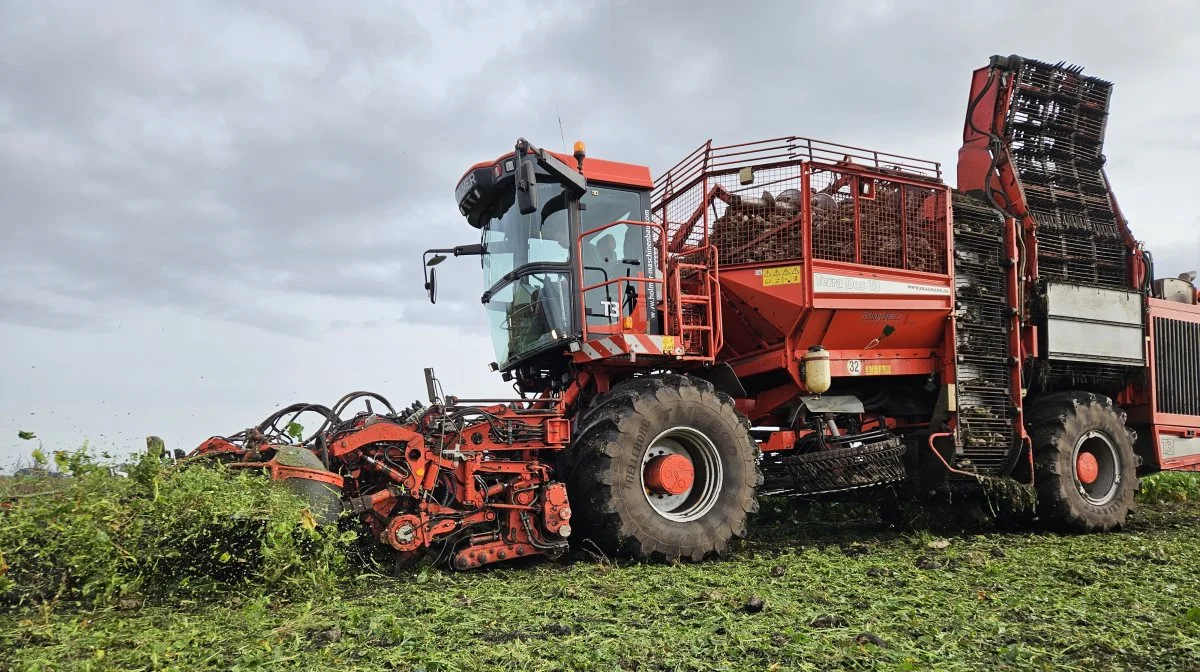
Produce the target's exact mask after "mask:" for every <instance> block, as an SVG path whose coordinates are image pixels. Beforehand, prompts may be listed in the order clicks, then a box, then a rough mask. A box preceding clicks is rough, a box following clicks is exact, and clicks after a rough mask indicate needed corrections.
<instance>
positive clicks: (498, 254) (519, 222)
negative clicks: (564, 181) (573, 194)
mask: <svg viewBox="0 0 1200 672" xmlns="http://www.w3.org/2000/svg"><path fill="white" fill-rule="evenodd" d="M537 192H538V204H539V206H540V208H539V211H538V212H536V213H533V214H531V215H522V214H521V211H520V210H518V209H517V206H516V204H515V198H516V192H515V191H513V190H511V189H509V190H507V191H506V193H505V194H504V195H503V196H502V197H501V200H500V203H499V206H498V207H497V210H498V211H499V212H500V213H501V214H499V215H498V216H496V217H492V218H491V219H489V220H488V223H487V224H485V225H484V229H483V245H484V249H485V250H486V252H487V253H486V254H484V255H483V288H484V289H491V288H492V287H493V286H495V284H496V283H497V282H499V281H500V279H501V278H503V277H504V276H505V275H507V274H508V273H510V272H512V271H513V270H514V269H516V268H519V267H521V266H524V265H525V264H534V263H538V262H542V263H546V262H549V263H565V262H567V261H568V260H569V259H570V257H571V247H570V240H571V236H570V229H569V227H568V224H567V199H566V197H565V194H564V192H563V188H562V187H561V186H559V185H557V184H553V183H542V182H539V183H538V185H537Z"/></svg>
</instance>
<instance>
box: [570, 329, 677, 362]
mask: <svg viewBox="0 0 1200 672" xmlns="http://www.w3.org/2000/svg"><path fill="white" fill-rule="evenodd" d="M629 353H633V354H635V355H676V354H679V353H678V352H676V346H675V339H674V338H673V337H671V336H652V335H649V334H617V335H615V336H605V337H603V338H597V339H593V340H590V341H586V342H584V343H581V344H580V345H579V350H578V351H577V352H576V353H575V361H577V362H588V361H592V360H596V359H607V358H609V357H618V356H621V355H625V354H629Z"/></svg>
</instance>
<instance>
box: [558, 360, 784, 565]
mask: <svg viewBox="0 0 1200 672" xmlns="http://www.w3.org/2000/svg"><path fill="white" fill-rule="evenodd" d="M579 427H580V431H579V434H578V435H577V438H576V441H575V443H574V444H573V445H572V447H571V449H570V450H568V451H567V453H566V454H565V455H564V461H563V462H564V463H563V465H562V468H563V471H564V478H565V480H566V482H567V487H568V494H569V496H570V499H571V503H572V506H571V509H572V511H573V514H572V523H573V525H574V527H575V529H576V533H575V534H574V535H573V537H574V538H575V539H578V540H585V539H590V540H591V541H593V542H594V543H595V544H596V545H597V546H598V547H599V548H600V550H601V551H603V552H605V553H610V554H614V555H628V556H633V557H636V558H641V559H653V560H658V561H673V560H677V559H684V560H692V561H700V560H703V559H705V558H707V557H710V556H723V555H725V553H726V552H727V551H728V547H729V543H730V542H731V541H732V540H734V539H736V538H744V537H745V536H746V524H747V517H748V515H749V514H751V513H754V512H756V511H757V510H758V502H757V499H756V497H755V491H756V489H757V488H758V486H759V485H760V484H761V483H762V475H761V473H760V472H759V469H758V464H757V460H758V445H757V443H755V441H754V439H753V437H751V435H750V423H749V421H748V420H746V418H745V417H744V416H742V415H741V414H740V413H738V412H737V410H736V409H735V408H734V405H733V399H732V398H731V397H729V396H728V395H726V394H723V393H721V392H718V391H717V390H716V389H715V388H714V387H713V386H712V385H711V384H709V383H707V382H705V381H702V380H698V379H695V378H691V377H688V376H682V375H676V374H671V375H661V376H652V377H646V378H638V379H634V380H631V381H628V382H626V383H624V384H622V385H620V386H618V387H615V388H614V389H613V390H611V391H610V392H608V393H607V394H606V395H604V396H603V397H601V398H600V399H598V400H597V403H596V404H595V405H594V406H593V407H592V410H590V411H589V412H588V413H587V414H586V415H585V416H584V417H582V418H581V419H580V423H579Z"/></svg>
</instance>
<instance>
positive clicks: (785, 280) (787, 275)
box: [762, 266, 800, 287]
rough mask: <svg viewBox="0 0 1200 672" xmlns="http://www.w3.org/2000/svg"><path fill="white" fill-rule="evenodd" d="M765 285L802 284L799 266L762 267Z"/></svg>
mask: <svg viewBox="0 0 1200 672" xmlns="http://www.w3.org/2000/svg"><path fill="white" fill-rule="evenodd" d="M762 279H763V287H771V286H773V285H798V284H800V267H799V266H778V267H776V268H764V269H762Z"/></svg>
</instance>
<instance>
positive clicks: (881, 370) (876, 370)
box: [865, 364, 892, 376]
mask: <svg viewBox="0 0 1200 672" xmlns="http://www.w3.org/2000/svg"><path fill="white" fill-rule="evenodd" d="M865 368H866V369H867V371H866V373H867V375H868V376H890V375H892V365H891V364H868V365H867V366H866V367H865Z"/></svg>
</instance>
